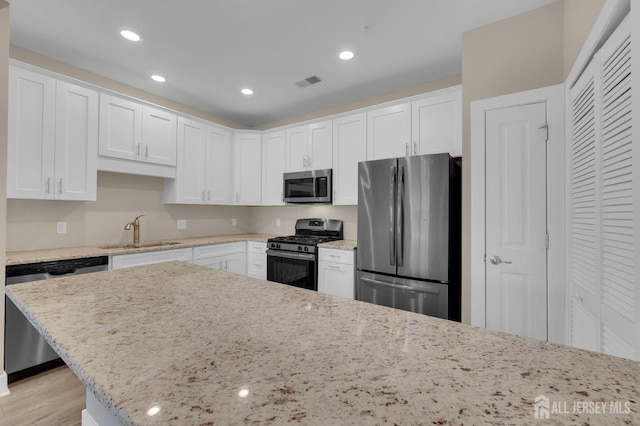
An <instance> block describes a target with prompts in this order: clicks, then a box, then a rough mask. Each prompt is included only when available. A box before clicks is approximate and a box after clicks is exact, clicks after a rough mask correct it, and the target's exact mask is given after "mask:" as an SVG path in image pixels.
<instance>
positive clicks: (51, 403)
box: [0, 366, 85, 426]
mask: <svg viewBox="0 0 640 426" xmlns="http://www.w3.org/2000/svg"><path fill="white" fill-rule="evenodd" d="M9 391H10V392H11V394H10V395H9V396H6V397H4V398H0V425H2V426H5V425H6V426H22V425H24V426H32V425H42V426H45V425H46V426H53V425H55V426H80V424H81V412H82V410H83V409H84V408H85V388H84V385H83V384H82V382H80V380H78V379H77V378H76V376H74V374H73V373H72V372H71V370H69V368H67V367H66V366H62V367H58V368H55V369H53V370H49V371H46V372H44V373H42V374H38V375H37V376H32V377H29V378H27V379H23V380H20V381H17V382H14V383H11V384H10V385H9Z"/></svg>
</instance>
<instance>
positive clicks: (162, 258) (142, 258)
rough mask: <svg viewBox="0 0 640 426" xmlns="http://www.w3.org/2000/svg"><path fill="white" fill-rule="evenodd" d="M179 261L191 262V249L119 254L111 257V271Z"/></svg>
mask: <svg viewBox="0 0 640 426" xmlns="http://www.w3.org/2000/svg"><path fill="white" fill-rule="evenodd" d="M172 260H180V261H183V262H189V263H191V262H193V249H191V248H182V249H173V250H158V251H148V252H144V253H132V254H121V255H117V256H112V257H111V269H123V268H130V267H132V266H142V265H151V264H153V263H162V262H171V261H172Z"/></svg>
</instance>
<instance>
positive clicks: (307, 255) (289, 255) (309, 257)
mask: <svg viewBox="0 0 640 426" xmlns="http://www.w3.org/2000/svg"><path fill="white" fill-rule="evenodd" d="M267 256H273V257H283V258H285V259H298V260H308V261H312V262H313V261H315V260H316V255H315V254H310V253H295V252H290V251H278V250H271V249H269V250H267Z"/></svg>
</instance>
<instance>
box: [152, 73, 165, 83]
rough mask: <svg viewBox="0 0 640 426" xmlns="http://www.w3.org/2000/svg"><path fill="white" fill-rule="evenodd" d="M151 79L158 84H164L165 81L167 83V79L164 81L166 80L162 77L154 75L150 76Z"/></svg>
mask: <svg viewBox="0 0 640 426" xmlns="http://www.w3.org/2000/svg"><path fill="white" fill-rule="evenodd" d="M151 79H152V80H153V81H157V82H158V83H164V82H165V81H167V79H166V78H164V77H163V76H161V75H158V74H154V75H152V76H151Z"/></svg>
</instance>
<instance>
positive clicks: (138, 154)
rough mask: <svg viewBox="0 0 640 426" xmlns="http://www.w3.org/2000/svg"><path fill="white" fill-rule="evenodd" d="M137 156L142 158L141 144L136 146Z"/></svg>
mask: <svg viewBox="0 0 640 426" xmlns="http://www.w3.org/2000/svg"><path fill="white" fill-rule="evenodd" d="M136 155H137V156H140V144H138V145H136Z"/></svg>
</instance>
